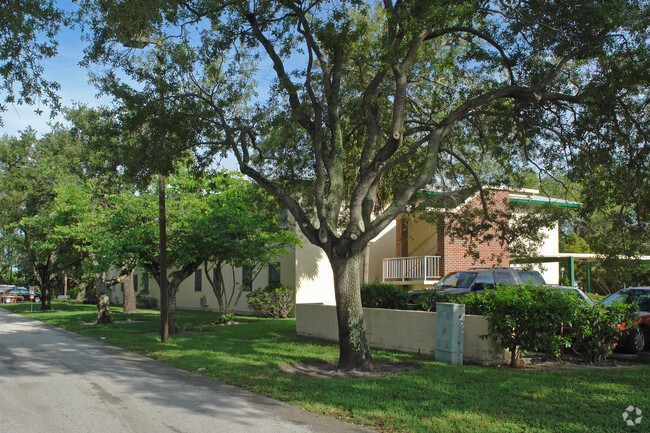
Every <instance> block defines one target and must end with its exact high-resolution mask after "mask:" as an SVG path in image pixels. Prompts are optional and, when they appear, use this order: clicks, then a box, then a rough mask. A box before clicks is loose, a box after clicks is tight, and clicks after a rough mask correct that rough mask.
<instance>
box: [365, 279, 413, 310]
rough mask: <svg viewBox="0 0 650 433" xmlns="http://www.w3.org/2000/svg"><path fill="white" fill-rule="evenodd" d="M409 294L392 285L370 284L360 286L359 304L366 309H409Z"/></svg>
mask: <svg viewBox="0 0 650 433" xmlns="http://www.w3.org/2000/svg"><path fill="white" fill-rule="evenodd" d="M409 298H410V296H409V294H408V292H407V291H406V290H404V289H401V288H399V287H397V286H395V285H393V284H385V283H379V282H375V283H370V284H362V285H361V304H362V305H363V306H364V307H368V308H389V309H393V310H408V309H409V305H408V302H409Z"/></svg>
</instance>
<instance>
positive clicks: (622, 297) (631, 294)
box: [602, 287, 650, 353]
mask: <svg viewBox="0 0 650 433" xmlns="http://www.w3.org/2000/svg"><path fill="white" fill-rule="evenodd" d="M613 302H621V303H623V304H636V305H638V306H639V319H640V320H639V328H638V329H635V330H633V331H632V332H630V333H629V334H628V335H626V336H624V337H623V340H621V342H620V343H621V344H622V345H623V347H625V349H627V350H628V351H629V352H632V353H638V352H641V351H642V350H645V349H648V348H650V287H630V288H628V289H622V290H619V291H618V292H616V293H612V294H611V295H609V296H608V297H606V298H605V299H603V301H602V304H603V305H605V306H607V305H611V304H612V303H613Z"/></svg>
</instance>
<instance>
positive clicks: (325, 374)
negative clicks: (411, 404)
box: [282, 361, 420, 379]
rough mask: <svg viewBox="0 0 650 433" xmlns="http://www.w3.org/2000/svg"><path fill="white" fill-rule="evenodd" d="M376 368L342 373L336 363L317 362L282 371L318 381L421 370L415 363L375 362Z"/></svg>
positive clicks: (294, 366) (291, 366) (285, 366)
mask: <svg viewBox="0 0 650 433" xmlns="http://www.w3.org/2000/svg"><path fill="white" fill-rule="evenodd" d="M374 366H375V368H374V371H357V370H351V371H340V370H337V369H336V364H334V363H331V362H325V361H317V362H301V363H297V364H291V365H283V366H282V370H284V371H285V372H286V373H289V374H293V375H296V376H308V377H314V378H317V379H341V378H348V379H349V378H352V379H361V378H374V377H383V376H387V375H389V374H394V373H404V372H406V371H414V370H417V369H419V368H420V365H419V364H417V363H415V362H387V361H375V362H374Z"/></svg>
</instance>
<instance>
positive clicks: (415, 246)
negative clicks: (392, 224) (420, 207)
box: [408, 218, 438, 257]
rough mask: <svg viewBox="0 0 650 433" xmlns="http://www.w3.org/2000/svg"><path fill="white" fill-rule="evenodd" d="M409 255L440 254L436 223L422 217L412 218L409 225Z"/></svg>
mask: <svg viewBox="0 0 650 433" xmlns="http://www.w3.org/2000/svg"><path fill="white" fill-rule="evenodd" d="M408 232H409V237H408V251H409V256H411V257H418V256H436V255H438V230H437V228H436V226H435V225H434V224H431V223H430V222H428V221H423V220H421V219H414V218H411V219H410V220H409V226H408Z"/></svg>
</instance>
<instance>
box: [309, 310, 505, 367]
mask: <svg viewBox="0 0 650 433" xmlns="http://www.w3.org/2000/svg"><path fill="white" fill-rule="evenodd" d="M363 311H364V317H365V321H366V329H367V332H368V340H369V344H370V346H371V347H373V348H377V349H387V350H398V351H402V352H408V353H421V354H425V355H433V354H434V345H435V335H436V313H429V312H426V311H404V310H386V309H381V308H364V309H363ZM296 332H297V333H298V335H301V336H304V337H310V338H318V339H323V340H328V341H334V342H336V341H338V328H337V320H336V307H334V306H329V305H319V304H298V305H296ZM487 333H488V323H487V320H486V319H485V318H484V317H482V316H470V315H466V316H465V334H464V344H463V358H464V362H466V363H467V362H469V363H479V364H502V363H504V362H507V361H508V354H507V352H506V351H505V350H503V349H501V348H500V347H499V345H498V344H497V343H496V342H495V341H494V340H493V339H491V338H489V339H481V338H479V336H480V335H484V334H487Z"/></svg>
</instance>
